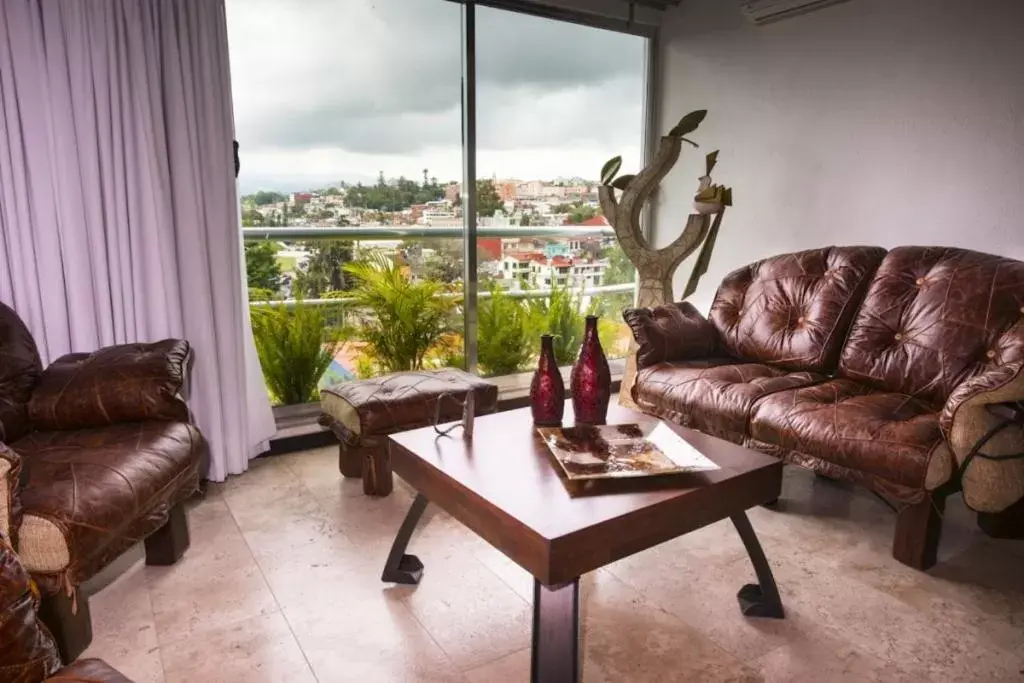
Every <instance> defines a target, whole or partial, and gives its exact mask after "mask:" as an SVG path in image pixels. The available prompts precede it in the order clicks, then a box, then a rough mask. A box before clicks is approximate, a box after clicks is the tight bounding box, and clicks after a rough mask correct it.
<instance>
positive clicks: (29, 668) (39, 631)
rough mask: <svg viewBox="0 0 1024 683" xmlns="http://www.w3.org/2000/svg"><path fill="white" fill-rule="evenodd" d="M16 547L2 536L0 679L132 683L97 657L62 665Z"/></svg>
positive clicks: (22, 682) (37, 682)
mask: <svg viewBox="0 0 1024 683" xmlns="http://www.w3.org/2000/svg"><path fill="white" fill-rule="evenodd" d="M33 588H34V586H33V585H32V582H31V580H30V579H29V575H28V572H27V571H25V568H24V567H22V565H21V562H20V561H19V560H18V556H17V555H16V554H15V552H14V549H13V548H11V546H10V545H9V544H8V542H7V540H6V539H5V538H4V537H3V536H2V535H0V645H2V647H0V681H3V683H40V681H43V682H44V683H56V681H65V682H69V683H70V682H75V681H80V682H81V683H131V682H130V681H129V680H128V679H127V678H125V677H124V676H123V675H121V674H120V673H119V672H117V671H115V670H114V669H112V668H111V667H110V666H109V665H107V664H106V663H105V662H103V661H100V660H98V659H82V660H79V661H76V662H74V663H73V664H71V665H70V666H66V667H64V668H61V660H60V654H59V653H58V651H57V644H56V643H55V642H54V640H53V636H51V635H50V632H49V631H47V630H46V627H45V626H43V625H42V623H41V622H40V621H39V619H38V616H37V613H36V611H37V609H38V608H39V595H38V593H36V592H35V591H34V590H33Z"/></svg>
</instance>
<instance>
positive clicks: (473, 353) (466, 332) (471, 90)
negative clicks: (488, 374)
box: [462, 0, 479, 372]
mask: <svg viewBox="0 0 1024 683" xmlns="http://www.w3.org/2000/svg"><path fill="white" fill-rule="evenodd" d="M462 17H463V21H462V163H463V173H462V216H463V219H462V220H463V226H464V228H465V230H464V234H463V259H462V264H463V269H464V270H463V277H462V282H463V283H464V284H463V290H464V292H463V293H464V297H463V306H462V310H463V316H464V318H463V320H464V326H463V339H464V347H463V348H464V355H465V359H466V369H467V370H469V371H470V372H476V370H477V337H476V335H477V296H476V295H477V291H478V290H479V273H478V272H477V258H476V236H477V235H476V233H477V230H476V227H477V226H476V204H477V201H476V200H477V197H476V3H475V1H474V0H466V2H464V4H463V6H462Z"/></svg>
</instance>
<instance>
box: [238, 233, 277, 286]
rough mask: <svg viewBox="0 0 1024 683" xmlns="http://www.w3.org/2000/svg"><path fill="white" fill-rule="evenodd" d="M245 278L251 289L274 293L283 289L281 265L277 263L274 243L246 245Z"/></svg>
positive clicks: (251, 243)
mask: <svg viewBox="0 0 1024 683" xmlns="http://www.w3.org/2000/svg"><path fill="white" fill-rule="evenodd" d="M245 276H246V281H247V282H248V285H249V287H250V288H255V289H267V290H270V291H272V292H276V291H277V290H278V289H280V288H281V264H279V263H278V262H277V246H276V245H275V244H274V243H273V242H268V241H265V240H260V241H259V242H246V243H245Z"/></svg>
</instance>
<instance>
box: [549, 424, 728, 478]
mask: <svg viewBox="0 0 1024 683" xmlns="http://www.w3.org/2000/svg"><path fill="white" fill-rule="evenodd" d="M537 432H538V433H539V434H540V436H541V438H542V439H543V440H544V443H545V444H547V446H548V448H549V449H551V453H552V454H553V455H554V456H555V460H557V461H558V464H559V465H561V467H562V469H563V470H564V471H565V474H566V476H567V477H568V478H569V479H570V480H583V479H622V478H626V477H650V476H658V475H664V474H678V473H682V472H707V471H709V470H717V469H719V467H718V465H716V464H715V463H713V462H711V461H710V460H708V459H707V458H706V457H705V456H704V455H702V454H701V453H700V451H698V450H697V449H696V448H694V447H693V446H691V445H690V444H689V443H687V442H686V441H685V440H684V439H683V438H682V437H681V436H679V435H678V434H676V433H675V432H674V431H672V429H671V428H670V427H669V426H668V425H666V424H664V423H663V422H657V423H652V424H650V425H644V426H640V425H637V424H622V425H600V426H589V425H578V426H576V427H538V428H537Z"/></svg>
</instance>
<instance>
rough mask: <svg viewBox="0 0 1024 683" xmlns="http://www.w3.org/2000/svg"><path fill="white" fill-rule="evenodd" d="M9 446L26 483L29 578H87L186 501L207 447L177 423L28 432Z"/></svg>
mask: <svg viewBox="0 0 1024 683" xmlns="http://www.w3.org/2000/svg"><path fill="white" fill-rule="evenodd" d="M14 448H15V449H16V450H17V451H18V452H19V453H20V455H21V456H22V463H23V466H24V467H25V469H26V470H27V475H28V476H27V484H26V486H25V489H24V490H23V491H22V495H21V500H22V505H23V508H24V517H23V520H22V526H21V533H20V539H19V548H18V551H19V553H20V554H21V558H22V561H23V562H24V564H25V566H26V567H27V568H28V569H29V570H30V571H32V572H33V573H44V574H54V573H66V572H69V573H70V577H66V578H71V579H72V581H73V582H75V583H77V582H78V581H80V580H84V579H86V578H88V577H89V576H90V575H91V574H93V573H94V572H95V571H98V570H99V569H101V568H102V566H104V565H105V564H106V563H107V562H109V561H110V560H113V559H114V558H115V557H116V556H117V555H118V554H120V553H121V552H123V551H124V550H125V549H127V548H128V547H130V546H131V545H133V544H135V543H137V542H139V541H140V540H142V539H143V538H144V537H145V536H146V535H148V534H149V533H152V532H153V531H155V530H156V529H158V528H160V526H162V525H163V523H164V522H166V520H167V514H168V512H169V510H170V508H171V507H173V506H174V505H176V504H177V503H179V502H180V501H182V500H184V499H185V498H187V497H188V496H190V495H192V494H193V493H194V492H195V490H196V489H197V487H198V484H199V474H198V472H199V465H200V460H201V459H202V457H203V455H204V453H205V449H206V445H205V442H204V441H203V437H202V436H201V435H200V433H199V430H197V429H196V428H195V427H194V426H192V425H190V424H186V423H183V422H136V423H127V424H119V425H112V426H109V427H103V428H99V429H83V430H78V431H72V432H33V433H32V434H30V435H28V436H26V437H24V438H22V439H20V440H18V441H17V442H16V443H15V444H14Z"/></svg>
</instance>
